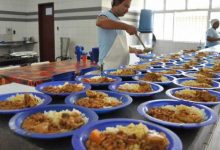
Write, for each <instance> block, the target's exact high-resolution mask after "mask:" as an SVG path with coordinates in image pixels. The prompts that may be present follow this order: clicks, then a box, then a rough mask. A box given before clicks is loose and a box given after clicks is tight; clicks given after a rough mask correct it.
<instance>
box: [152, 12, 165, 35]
mask: <svg viewBox="0 0 220 150" xmlns="http://www.w3.org/2000/svg"><path fill="white" fill-rule="evenodd" d="M163 16H164V15H163V14H162V13H157V14H154V26H153V27H154V29H153V30H154V34H155V36H156V37H157V39H163Z"/></svg>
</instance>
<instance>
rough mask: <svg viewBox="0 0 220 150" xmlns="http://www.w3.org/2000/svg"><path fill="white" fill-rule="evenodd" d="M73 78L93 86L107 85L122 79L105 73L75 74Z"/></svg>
mask: <svg viewBox="0 0 220 150" xmlns="http://www.w3.org/2000/svg"><path fill="white" fill-rule="evenodd" d="M75 80H76V81H78V82H82V83H87V84H90V85H91V86H94V87H97V86H100V87H103V86H108V85H109V84H112V83H116V82H120V81H122V79H121V78H120V77H116V76H107V75H83V76H77V77H76V79H75Z"/></svg>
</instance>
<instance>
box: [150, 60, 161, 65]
mask: <svg viewBox="0 0 220 150" xmlns="http://www.w3.org/2000/svg"><path fill="white" fill-rule="evenodd" d="M158 63H159V62H158V61H152V62H150V64H151V65H157V64H158Z"/></svg>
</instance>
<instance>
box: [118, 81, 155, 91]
mask: <svg viewBox="0 0 220 150" xmlns="http://www.w3.org/2000/svg"><path fill="white" fill-rule="evenodd" d="M117 90H118V91H121V92H130V93H145V92H153V89H152V88H151V85H150V84H149V83H145V82H138V83H132V84H130V83H124V84H121V85H119V86H118V87H117Z"/></svg>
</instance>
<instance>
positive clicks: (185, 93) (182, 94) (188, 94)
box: [173, 89, 219, 102]
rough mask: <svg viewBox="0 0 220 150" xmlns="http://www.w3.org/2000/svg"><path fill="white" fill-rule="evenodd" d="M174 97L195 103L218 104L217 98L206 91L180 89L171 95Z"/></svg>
mask: <svg viewBox="0 0 220 150" xmlns="http://www.w3.org/2000/svg"><path fill="white" fill-rule="evenodd" d="M173 95H174V96H175V97H178V98H181V99H185V100H190V101H195V102H218V101H219V100H218V97H217V96H215V95H212V94H210V93H209V91H207V90H194V89H182V90H179V91H176V92H175V93H174V94H173Z"/></svg>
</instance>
